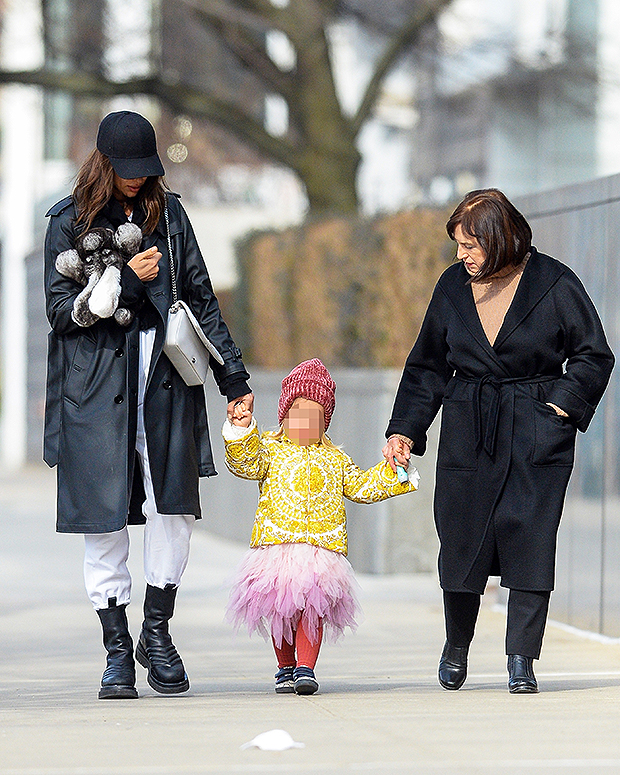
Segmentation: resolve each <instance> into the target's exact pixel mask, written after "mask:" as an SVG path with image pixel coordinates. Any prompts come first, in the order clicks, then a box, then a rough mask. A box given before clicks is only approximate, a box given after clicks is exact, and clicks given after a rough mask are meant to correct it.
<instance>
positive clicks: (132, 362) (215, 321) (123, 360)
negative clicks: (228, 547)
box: [43, 194, 249, 533]
mask: <svg viewBox="0 0 620 775" xmlns="http://www.w3.org/2000/svg"><path fill="white" fill-rule="evenodd" d="M167 201H168V209H169V214H170V233H171V239H172V246H173V254H174V258H175V270H176V275H177V286H178V293H179V296H180V298H182V299H183V300H185V301H186V302H187V303H188V304H189V306H190V307H191V309H192V311H193V312H194V314H195V315H196V317H197V319H198V320H199V322H200V325H201V326H202V328H203V330H204V332H205V333H206V335H207V336H208V337H209V338H210V339H211V341H212V342H213V343H214V344H215V346H216V347H217V349H218V350H219V352H220V353H221V354H222V356H223V358H224V365H223V366H221V365H219V364H218V363H216V362H215V361H214V360H212V362H211V366H212V369H213V374H214V377H215V379H216V381H217V383H218V386H219V389H220V392H221V393H223V394H224V395H226V396H227V398H228V400H232V399H233V398H236V397H238V396H240V395H244V394H245V393H247V392H248V390H249V389H248V386H247V379H248V378H249V375H248V373H247V371H246V370H245V367H244V365H243V362H242V360H241V352H240V351H239V349H238V348H237V347H236V346H235V343H234V342H233V340H232V338H231V335H230V333H229V331H228V328H227V327H226V324H225V323H224V321H223V320H222V316H221V314H220V309H219V305H218V302H217V299H216V297H215V295H214V293H213V288H212V286H211V281H210V280H209V276H208V273H207V269H206V266H205V263H204V260H203V258H202V255H201V253H200V249H199V247H198V244H197V242H196V238H195V236H194V233H193V230H192V227H191V225H190V222H189V219H188V218H187V215H186V213H185V211H184V209H183V207H182V206H181V204H180V202H179V201H178V198H177V197H176V196H175V195H172V194H168V195H167ZM105 212H106V211H105V209H104V210H102V212H101V213H100V214H99V215H98V216H97V218H96V220H95V222H94V224H93V225H94V226H108V227H110V228H113V227H114V224H113V223H111V222H109V220H108V219H107V218H106V215H105ZM48 215H49V216H50V221H49V224H48V229H47V234H46V239H45V278H44V283H45V296H46V309H47V316H48V320H49V322H50V325H51V327H52V330H51V332H50V334H49V341H48V371H47V396H46V408H45V437H44V455H43V456H44V460H45V462H46V463H47V464H48V465H49V466H56V465H57V466H58V512H57V529H58V530H59V531H60V532H67V533H104V532H113V531H116V530H120V529H121V528H122V527H124V526H125V525H126V524H127V522H128V521H129V522H142V521H143V517H142V514H141V505H142V502H143V500H144V491H143V486H142V478H141V474H140V466H139V465H138V463H137V461H136V454H135V451H134V450H135V439H136V420H137V390H138V365H139V364H138V355H139V333H140V330H139V329H140V325H141V324H142V327H145V326H144V315H145V313H146V314H149V315H150V318H149V321H150V322H149V325H151V324H152V325H155V327H156V334H155V344H154V348H153V354H152V358H151V366H150V370H149V376H148V381H147V386H146V394H145V398H144V421H145V429H146V438H147V445H148V452H149V459H150V468H151V475H152V479H153V487H154V491H155V500H156V503H157V510H158V511H159V512H160V513H163V514H193V515H194V516H195V517H196V518H200V501H199V496H198V478H199V476H212V475H214V474H216V471H215V468H214V465H213V458H212V455H211V447H210V441H209V431H208V426H207V414H206V406H205V396H204V389H203V387H202V386H201V385H199V386H197V387H188V386H187V385H186V384H185V383H184V382H183V380H182V379H181V377H180V376H179V375H178V373H177V372H176V370H175V369H174V367H173V366H172V364H171V363H170V361H169V360H168V358H167V357H166V356H165V355H164V354H163V352H162V346H163V341H164V331H165V322H166V319H167V314H168V309H169V307H170V306H171V304H172V291H171V281H170V280H171V278H170V267H169V258H168V249H167V239H166V225H165V220H164V217H163V215H162V218H161V219H160V222H159V224H158V226H157V228H156V230H155V231H154V232H153V233H152V234H151V235H149V236H147V237H145V238H144V240H143V242H142V248H141V249H142V250H146V249H147V248H149V247H152V246H153V245H157V248H158V249H159V251H160V252H161V253H162V258H161V260H160V262H159V273H158V275H157V277H156V278H155V279H154V280H152V281H150V282H147V283H142V282H141V281H140V280H139V279H138V277H137V275H136V274H135V273H134V272H133V270H132V269H130V268H129V267H125V268H124V269H123V272H122V274H121V298H120V305H121V306H125V307H129V308H130V309H132V310H134V311H135V312H136V318H135V320H134V321H133V323H132V324H131V325H130V326H129V327H127V328H123V327H122V326H120V325H118V324H117V323H116V322H115V321H114V320H113V319H105V320H98V321H97V322H96V323H94V324H93V325H92V326H89V327H87V328H81V327H80V326H78V325H77V324H76V323H75V322H74V321H73V319H72V317H71V312H72V309H73V302H74V300H75V297H76V296H77V295H78V294H79V292H80V291H81V288H80V287H79V286H78V284H77V283H75V282H74V281H72V280H70V279H68V278H67V277H64V276H63V275H61V274H60V273H59V272H58V271H57V270H56V268H55V260H56V257H57V255H58V254H59V253H60V252H62V251H63V250H67V249H68V248H72V247H73V246H74V242H75V237H76V235H77V233H78V230H77V228H76V225H75V217H76V213H75V207H74V204H73V200H72V199H71V197H68V198H67V199H64V200H62V201H61V202H59V203H58V204H56V205H54V207H52V208H51V209H50V211H49V212H48Z"/></svg>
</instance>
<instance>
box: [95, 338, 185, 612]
mask: <svg viewBox="0 0 620 775" xmlns="http://www.w3.org/2000/svg"><path fill="white" fill-rule="evenodd" d="M154 341H155V329H150V330H148V331H141V332H140V369H139V374H138V425H137V432H136V452H137V453H138V460H139V464H140V467H141V469H142V479H143V482H144V491H145V494H146V500H145V501H144V504H143V505H142V513H143V514H144V516H145V518H146V525H145V526H144V576H145V579H146V582H147V584H150V585H151V586H153V587H159V588H160V589H163V588H164V587H165V586H166V584H174V586H175V587H176V586H178V585H179V583H180V581H181V576H182V575H183V571H184V570H185V568H186V566H187V560H188V558H189V541H190V538H191V535H192V528H193V526H194V521H195V518H194V515H193V514H160V513H159V512H158V511H157V507H156V504H155V494H154V492H153V480H152V478H151V468H150V466H149V455H148V449H147V441H146V434H145V430H144V412H143V409H144V392H145V388H146V379H147V375H148V370H149V364H150V360H151V353H152V351H153V343H154ZM84 538H85V543H86V551H85V555H84V581H85V584H86V592H87V593H88V597H89V598H90V601H91V603H92V604H93V606H94V608H95V609H96V610H97V609H99V608H107V607H108V599H109V598H111V597H115V598H116V604H117V605H126V604H127V603H129V601H130V599H131V575H130V573H129V569H128V568H127V559H128V557H129V530H128V529H127V527H126V526H125V527H124V528H123V529H122V530H118V531H117V532H114V533H87V534H86V535H85V536H84Z"/></svg>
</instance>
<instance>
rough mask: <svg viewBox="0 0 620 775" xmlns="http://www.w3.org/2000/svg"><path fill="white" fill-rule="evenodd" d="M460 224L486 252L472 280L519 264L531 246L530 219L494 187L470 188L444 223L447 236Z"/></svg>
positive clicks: (481, 278)
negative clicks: (471, 189)
mask: <svg viewBox="0 0 620 775" xmlns="http://www.w3.org/2000/svg"><path fill="white" fill-rule="evenodd" d="M459 225H460V227H461V229H462V230H463V233H464V234H467V235H469V236H470V237H475V238H476V239H477V240H478V242H479V243H480V247H481V248H482V250H483V252H484V255H485V261H484V264H483V265H482V268H481V270H480V271H479V272H478V274H477V275H475V277H473V278H472V279H474V280H484V279H486V278H487V277H491V276H492V275H494V274H496V273H497V272H500V271H501V270H502V269H504V268H505V267H507V266H519V264H520V263H521V262H522V261H523V259H524V258H525V256H526V255H527V254H528V253H529V251H530V249H531V247H532V230H531V228H530V225H529V223H528V222H527V221H526V220H525V218H524V217H523V215H521V213H520V212H519V211H518V210H517V208H516V207H515V206H514V205H513V204H512V202H510V201H509V199H508V198H507V197H506V195H505V194H503V193H502V192H501V191H499V189H497V188H483V189H479V190H478V191H470V192H469V194H467V195H466V196H465V198H464V199H463V201H462V202H460V204H458V205H457V207H456V209H455V210H454V212H453V213H452V215H451V216H450V219H449V220H448V223H447V224H446V231H447V232H448V235H449V236H450V239H454V231H455V229H456V227H457V226H459Z"/></svg>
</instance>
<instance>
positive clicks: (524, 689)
mask: <svg viewBox="0 0 620 775" xmlns="http://www.w3.org/2000/svg"><path fill="white" fill-rule="evenodd" d="M508 691H509V692H510V694H538V686H532V685H528V684H520V685H517V686H509V687H508Z"/></svg>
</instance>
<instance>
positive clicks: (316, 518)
mask: <svg viewBox="0 0 620 775" xmlns="http://www.w3.org/2000/svg"><path fill="white" fill-rule="evenodd" d="M243 431H245V429H241V428H239V427H238V426H233V425H231V424H230V423H228V422H226V423H225V424H224V429H223V434H224V441H225V444H226V465H227V466H228V468H229V470H230V471H231V472H232V473H233V474H235V476H239V477H241V478H242V479H256V480H258V486H259V493H260V495H259V499H258V508H257V510H256V517H255V519H254V527H253V528H252V538H251V540H250V546H253V547H255V546H265V545H268V544H283V543H307V544H313V545H314V546H321V547H324V548H325V549H331V550H332V551H334V552H340V553H342V554H346V553H347V526H346V513H345V508H344V498H348V499H349V500H352V501H355V503H377V502H378V501H382V500H385V499H386V498H390V497H392V496H393V495H401V494H403V493H406V492H413V491H414V490H416V489H417V483H418V480H419V477H418V474H417V471H415V469H411V468H410V474H409V477H410V481H409V482H405V483H404V484H401V483H399V481H398V479H397V477H396V474H395V473H394V472H393V471H392V469H391V468H390V466H389V465H388V463H387V462H386V461H385V460H384V461H383V462H381V463H378V464H377V465H376V466H374V467H373V468H370V469H368V471H363V470H362V469H361V468H358V466H356V465H355V463H354V462H353V461H352V460H351V458H350V457H349V456H348V455H346V454H345V453H344V452H342V451H341V450H339V449H336V448H331V447H327V446H325V445H323V444H312V445H309V446H299V445H297V444H295V443H294V442H292V441H290V440H289V439H288V438H287V437H286V436H285V435H282V436H281V437H280V438H273V436H272V435H271V434H269V433H263V434H262V435H260V434H259V433H258V431H257V429H256V424H255V421H254V420H253V422H252V425H251V426H250V428H249V429H248V430H247V431H245V435H243V436H242V437H241V438H234V436H235V435H238V434H239V432H243Z"/></svg>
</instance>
